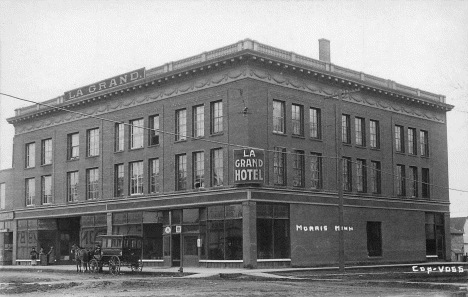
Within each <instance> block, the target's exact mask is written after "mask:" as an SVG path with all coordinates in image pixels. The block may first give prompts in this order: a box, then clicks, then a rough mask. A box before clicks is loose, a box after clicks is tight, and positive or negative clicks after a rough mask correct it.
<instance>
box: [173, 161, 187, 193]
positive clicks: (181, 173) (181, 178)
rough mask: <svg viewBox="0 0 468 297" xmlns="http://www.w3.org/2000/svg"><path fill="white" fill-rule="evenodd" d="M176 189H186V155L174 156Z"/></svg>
mask: <svg viewBox="0 0 468 297" xmlns="http://www.w3.org/2000/svg"><path fill="white" fill-rule="evenodd" d="M175 170H176V176H175V178H176V191H181V190H186V189H187V155H185V154H183V155H177V156H176V166H175Z"/></svg>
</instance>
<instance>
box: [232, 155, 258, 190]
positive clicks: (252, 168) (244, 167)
mask: <svg viewBox="0 0 468 297" xmlns="http://www.w3.org/2000/svg"><path fill="white" fill-rule="evenodd" d="M264 168H265V154H264V152H263V151H262V150H253V149H243V150H234V184H263V182H264V177H265V171H264Z"/></svg>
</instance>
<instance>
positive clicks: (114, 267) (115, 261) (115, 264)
mask: <svg viewBox="0 0 468 297" xmlns="http://www.w3.org/2000/svg"><path fill="white" fill-rule="evenodd" d="M109 272H110V273H111V274H113V275H117V274H119V272H120V259H119V257H117V256H112V258H110V260H109Z"/></svg>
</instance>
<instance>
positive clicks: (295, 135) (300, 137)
mask: <svg viewBox="0 0 468 297" xmlns="http://www.w3.org/2000/svg"><path fill="white" fill-rule="evenodd" d="M291 136H292V137H293V138H299V139H305V137H304V135H297V134H293V135H291Z"/></svg>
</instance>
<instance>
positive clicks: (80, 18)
mask: <svg viewBox="0 0 468 297" xmlns="http://www.w3.org/2000/svg"><path fill="white" fill-rule="evenodd" d="M245 38H251V39H254V40H257V41H259V42H261V43H265V44H268V45H271V46H274V47H278V48H281V49H284V50H287V51H294V52H295V53H297V54H301V55H306V56H309V57H312V58H315V59H318V39H320V38H326V39H329V40H330V41H331V60H332V63H334V64H336V65H340V66H344V67H347V68H350V69H353V70H357V71H362V72H365V73H368V74H372V75H375V76H379V77H382V78H385V79H391V80H394V81H396V82H398V83H401V84H404V85H408V86H411V87H414V88H420V89H422V90H425V91H429V92H433V93H436V94H442V95H446V96H447V103H449V104H453V105H455V106H456V107H455V109H454V110H453V111H451V112H449V113H448V144H449V174H450V187H451V188H455V189H461V190H466V191H468V174H467V173H466V169H467V168H468V1H465V0H458V1H449V0H446V1H429V0H428V1H397V0H394V1H370V0H369V1H344V0H343V1H257V2H254V1H239V0H237V1H143V0H126V1H112V0H107V1H103V0H102V1H58V0H57V1H38V0H37V1H21V0H15V1H6V0H0V90H1V92H3V93H7V94H11V95H14V96H17V97H21V98H26V99H29V100H34V101H45V100H48V99H52V98H55V97H57V96H60V95H62V94H63V93H64V92H65V91H68V90H71V89H74V88H77V87H81V86H85V85H87V84H91V83H94V82H97V81H100V80H102V79H106V78H108V77H112V76H115V75H118V74H121V73H125V72H128V71H131V70H134V69H137V68H141V67H146V68H147V69H149V68H153V67H156V66H160V65H162V64H164V63H167V62H170V61H176V60H179V59H183V58H186V57H189V56H192V55H196V54H200V53H202V52H204V51H209V50H213V49H216V48H218V47H222V46H225V45H228V44H232V43H235V42H237V41H239V40H242V39H245ZM27 105H29V104H27V103H25V102H22V101H18V100H15V99H11V98H9V97H6V96H0V168H1V169H3V168H9V167H11V150H12V139H13V135H14V131H13V127H12V126H11V125H9V124H8V123H7V122H6V121H5V118H8V117H11V116H14V109H15V108H18V107H23V106H27ZM464 111H465V112H464ZM434 182H437V181H434ZM450 200H451V202H452V205H451V211H452V216H468V193H466V192H465V193H463V192H456V191H450Z"/></svg>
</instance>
